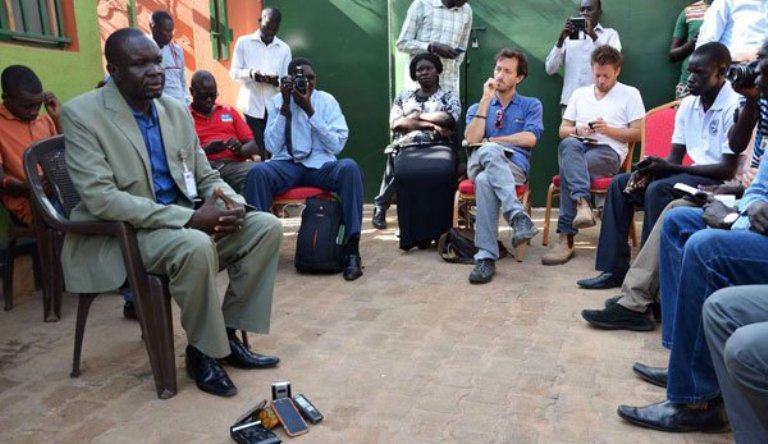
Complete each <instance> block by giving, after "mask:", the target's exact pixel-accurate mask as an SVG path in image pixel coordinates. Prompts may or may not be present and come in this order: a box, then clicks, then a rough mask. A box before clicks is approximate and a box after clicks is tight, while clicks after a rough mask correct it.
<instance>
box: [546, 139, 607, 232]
mask: <svg viewBox="0 0 768 444" xmlns="http://www.w3.org/2000/svg"><path fill="white" fill-rule="evenodd" d="M557 161H558V163H559V164H560V215H559V217H558V218H557V232H558V233H563V234H576V233H577V232H578V230H576V229H575V228H573V218H574V217H576V201H577V200H579V199H580V198H582V197H585V198H589V197H590V192H589V183H590V180H591V179H596V178H599V177H608V176H613V175H615V174H616V173H617V172H618V171H619V168H620V167H621V158H619V154H618V153H617V152H616V151H614V150H613V149H612V148H611V147H610V146H608V145H589V144H586V143H583V142H580V141H579V140H578V139H575V138H573V137H566V138H565V139H563V140H562V141H561V142H560V145H558V147H557Z"/></svg>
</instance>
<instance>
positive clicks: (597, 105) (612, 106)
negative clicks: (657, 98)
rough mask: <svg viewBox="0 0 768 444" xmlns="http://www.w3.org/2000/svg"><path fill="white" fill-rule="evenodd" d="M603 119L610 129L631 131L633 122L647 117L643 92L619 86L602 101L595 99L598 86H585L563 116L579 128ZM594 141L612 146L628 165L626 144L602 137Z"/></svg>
mask: <svg viewBox="0 0 768 444" xmlns="http://www.w3.org/2000/svg"><path fill="white" fill-rule="evenodd" d="M600 117H602V118H603V120H605V121H606V123H608V126H612V127H617V128H629V124H630V123H631V122H634V121H635V120H637V119H642V118H643V117H645V106H644V105H643V98H642V97H641V96H640V91H638V90H637V88H635V87H632V86H628V85H625V84H623V83H621V82H616V84H615V85H614V86H613V88H611V90H610V91H608V94H606V95H605V96H604V97H603V98H602V99H600V100H598V99H597V97H595V86H594V85H589V86H583V87H581V88H578V89H576V90H575V91H574V92H573V95H571V100H569V101H568V107H567V108H566V109H565V113H564V114H563V119H565V120H570V121H573V122H576V125H579V126H583V125H587V124H588V123H589V122H594V121H595V120H597V119H598V118H600ZM590 137H592V138H593V139H597V143H600V144H605V145H608V146H610V147H611V148H612V149H613V150H614V151H616V152H617V153H618V154H619V157H620V158H621V161H622V162H624V158H625V157H626V156H627V144H626V143H625V142H620V141H618V140H616V139H612V138H610V137H608V136H606V135H604V134H598V133H594V134H592V135H590Z"/></svg>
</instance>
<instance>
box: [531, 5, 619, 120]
mask: <svg viewBox="0 0 768 444" xmlns="http://www.w3.org/2000/svg"><path fill="white" fill-rule="evenodd" d="M602 13H603V6H602V2H601V1H600V0H582V2H581V6H580V7H579V15H581V17H583V18H584V19H585V21H586V23H585V28H584V31H583V32H578V30H577V27H576V24H575V23H574V22H573V21H571V19H567V20H566V21H565V26H564V27H563V30H562V31H561V32H560V37H558V39H557V43H556V44H555V47H554V48H552V51H550V52H549V55H548V56H547V60H546V62H545V64H544V66H545V68H546V70H547V74H549V75H555V74H556V73H557V72H558V71H559V70H560V67H561V66H564V68H563V92H562V94H561V95H560V106H561V107H562V110H565V107H566V106H568V100H570V98H571V94H573V91H575V90H576V89H577V88H581V87H582V86H587V85H591V84H593V83H594V78H593V75H592V63H591V62H590V57H591V56H592V51H594V50H595V49H596V48H598V47H600V46H603V45H610V46H612V47H614V48H616V49H618V50H619V51H621V41H620V40H619V34H618V33H617V32H616V31H615V30H613V29H611V28H603V26H602V25H601V24H600V23H599V22H600V16H601V15H602ZM577 32H578V35H577V34H576V33H577ZM572 35H573V36H577V37H578V38H577V39H573V38H571V36H572Z"/></svg>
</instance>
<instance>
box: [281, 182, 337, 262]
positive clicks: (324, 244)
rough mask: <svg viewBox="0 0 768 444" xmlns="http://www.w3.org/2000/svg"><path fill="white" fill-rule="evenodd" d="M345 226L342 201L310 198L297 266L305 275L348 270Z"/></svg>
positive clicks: (303, 217)
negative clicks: (345, 261)
mask: <svg viewBox="0 0 768 444" xmlns="http://www.w3.org/2000/svg"><path fill="white" fill-rule="evenodd" d="M343 244H344V225H342V214H341V204H340V203H339V201H338V199H326V198H322V197H310V198H309V199H307V202H306V206H305V207H304V210H303V211H302V213H301V226H300V227H299V235H298V238H297V239H296V255H295V257H294V261H293V263H294V265H295V266H296V270H298V271H299V272H301V273H340V272H341V271H342V270H344V245H343Z"/></svg>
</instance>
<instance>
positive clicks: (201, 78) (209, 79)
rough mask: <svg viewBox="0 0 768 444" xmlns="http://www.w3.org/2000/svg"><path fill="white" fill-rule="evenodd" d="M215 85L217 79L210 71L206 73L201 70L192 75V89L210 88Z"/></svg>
mask: <svg viewBox="0 0 768 444" xmlns="http://www.w3.org/2000/svg"><path fill="white" fill-rule="evenodd" d="M211 84H213V85H214V86H216V78H215V77H213V74H211V73H210V72H209V71H206V70H204V69H201V70H200V71H197V72H196V73H194V74H193V75H192V80H191V81H190V86H191V87H192V88H196V89H197V88H200V87H204V86H208V85H211Z"/></svg>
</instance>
